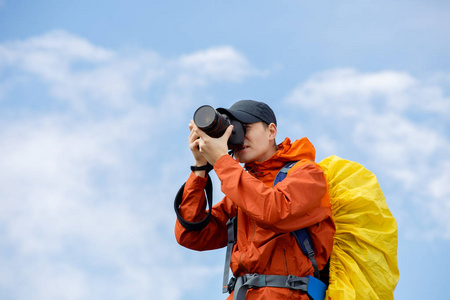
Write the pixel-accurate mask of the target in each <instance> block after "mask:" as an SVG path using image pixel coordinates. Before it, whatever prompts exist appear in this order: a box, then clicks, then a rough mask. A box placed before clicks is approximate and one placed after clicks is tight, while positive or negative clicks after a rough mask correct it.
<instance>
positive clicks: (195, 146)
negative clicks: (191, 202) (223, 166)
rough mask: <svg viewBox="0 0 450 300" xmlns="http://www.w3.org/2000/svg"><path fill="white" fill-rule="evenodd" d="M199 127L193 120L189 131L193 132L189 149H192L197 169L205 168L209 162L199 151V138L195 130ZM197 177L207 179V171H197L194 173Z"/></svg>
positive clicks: (190, 136)
mask: <svg viewBox="0 0 450 300" xmlns="http://www.w3.org/2000/svg"><path fill="white" fill-rule="evenodd" d="M196 127H197V126H196V125H195V123H194V121H192V120H191V122H190V123H189V130H190V131H191V134H190V135H189V139H188V141H189V148H190V149H191V152H192V155H194V159H195V164H194V165H195V166H196V167H200V166H204V165H206V163H207V162H208V161H207V160H206V158H205V157H204V156H203V154H202V153H201V152H200V149H199V142H200V139H199V136H198V134H197V133H196V130H194V128H195V129H198V128H196ZM194 173H195V175H197V176H201V177H206V172H205V171H195V172H194Z"/></svg>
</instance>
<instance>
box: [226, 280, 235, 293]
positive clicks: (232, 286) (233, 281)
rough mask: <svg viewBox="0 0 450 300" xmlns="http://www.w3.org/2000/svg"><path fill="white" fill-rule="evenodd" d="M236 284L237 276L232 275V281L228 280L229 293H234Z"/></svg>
mask: <svg viewBox="0 0 450 300" xmlns="http://www.w3.org/2000/svg"><path fill="white" fill-rule="evenodd" d="M235 286H236V278H234V277H231V278H230V282H228V285H227V289H228V293H230V294H231V293H232V292H233V291H234V287H235Z"/></svg>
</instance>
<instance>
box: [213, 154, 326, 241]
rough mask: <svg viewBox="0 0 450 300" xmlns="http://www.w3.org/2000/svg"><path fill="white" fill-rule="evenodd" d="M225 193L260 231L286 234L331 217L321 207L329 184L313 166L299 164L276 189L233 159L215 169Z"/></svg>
mask: <svg viewBox="0 0 450 300" xmlns="http://www.w3.org/2000/svg"><path fill="white" fill-rule="evenodd" d="M214 169H215V172H216V174H217V176H218V177H219V179H220V180H221V188H222V192H223V193H224V194H225V195H226V196H227V197H228V198H229V199H230V200H231V201H232V202H233V203H234V204H235V205H236V206H238V207H239V208H240V209H242V210H243V211H244V212H245V214H247V215H248V216H249V217H250V218H252V219H253V220H254V221H255V222H256V223H257V224H258V225H259V226H260V227H262V228H270V229H271V230H273V231H275V232H278V233H283V232H290V231H293V230H297V229H299V228H304V227H308V226H311V225H314V224H316V223H318V222H320V221H322V220H324V219H326V218H328V217H329V216H330V215H331V210H330V208H329V207H324V206H322V204H323V203H322V198H324V196H326V195H325V194H326V193H327V183H326V180H325V176H324V174H323V172H322V170H321V169H320V168H319V167H317V165H316V164H315V163H313V162H310V163H304V164H300V165H299V166H298V167H296V168H295V169H293V170H292V171H291V172H290V173H289V176H287V177H286V179H284V180H283V181H282V182H280V183H278V184H277V185H276V186H275V187H268V186H266V185H265V184H264V183H263V182H262V181H260V180H259V179H257V178H255V177H253V176H252V175H250V174H248V173H247V172H246V171H245V170H244V169H243V168H242V167H241V166H240V165H239V164H238V163H237V162H236V161H235V160H234V159H233V158H231V157H227V156H223V157H221V158H220V159H219V160H218V161H217V162H216V164H215V165H214Z"/></svg>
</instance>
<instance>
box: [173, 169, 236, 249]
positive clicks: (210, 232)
mask: <svg viewBox="0 0 450 300" xmlns="http://www.w3.org/2000/svg"><path fill="white" fill-rule="evenodd" d="M205 185H206V178H203V177H197V176H196V175H195V174H194V173H191V175H190V176H189V178H188V180H187V181H186V185H185V188H184V191H183V198H182V202H181V205H180V208H179V212H180V214H181V216H182V217H183V219H185V220H186V221H189V222H198V221H201V220H202V219H204V218H205V217H206V215H207V210H206V197H205V192H204V188H205ZM235 210H236V209H233V203H232V202H231V201H227V200H226V199H223V200H222V201H220V202H219V203H217V204H215V205H214V206H213V207H212V211H211V220H210V222H209V224H208V225H207V226H206V227H205V228H204V229H203V230H201V231H189V230H187V229H185V228H184V227H183V226H182V225H181V224H180V222H179V221H178V219H177V221H176V224H175V237H176V239H177V242H178V243H179V244H180V245H182V246H184V247H186V248H189V249H192V250H197V251H203V250H212V249H218V248H222V247H225V246H226V245H227V241H228V232H227V226H226V223H227V221H228V219H230V218H231V217H232V213H233V211H235Z"/></svg>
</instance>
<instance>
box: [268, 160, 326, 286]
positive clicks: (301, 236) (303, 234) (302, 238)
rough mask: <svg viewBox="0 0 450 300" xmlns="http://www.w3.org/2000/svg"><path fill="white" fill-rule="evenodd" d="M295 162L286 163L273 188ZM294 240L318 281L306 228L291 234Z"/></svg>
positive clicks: (317, 272)
mask: <svg viewBox="0 0 450 300" xmlns="http://www.w3.org/2000/svg"><path fill="white" fill-rule="evenodd" d="M296 163H297V162H296V161H291V162H289V163H287V164H286V165H285V166H284V167H283V168H281V170H280V171H279V172H278V174H277V176H276V177H275V180H274V182H273V186H275V185H276V184H277V183H278V182H280V181H282V180H283V179H285V178H286V176H287V173H288V172H289V170H290V169H291V168H292V167H293V166H294V165H295V164H296ZM292 234H293V235H294V237H295V239H296V240H297V243H298V245H299V246H300V248H301V249H302V252H303V254H305V255H306V256H307V257H308V258H309V260H310V261H311V264H312V266H313V268H314V277H316V278H317V279H320V273H319V267H318V266H317V262H316V258H315V255H314V249H313V244H312V242H311V238H310V237H309V234H308V231H307V230H306V228H301V229H298V230H296V231H294V232H292Z"/></svg>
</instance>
